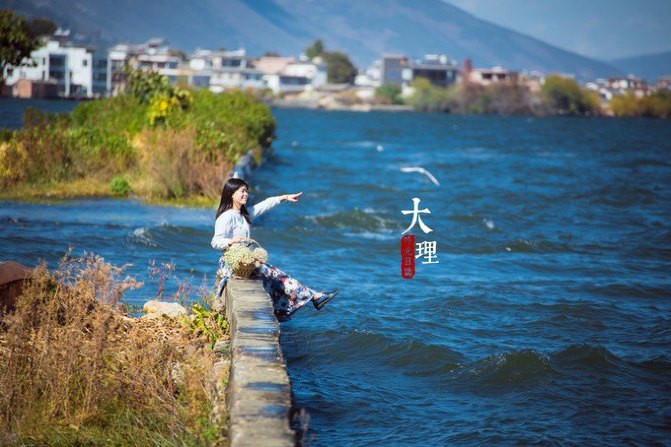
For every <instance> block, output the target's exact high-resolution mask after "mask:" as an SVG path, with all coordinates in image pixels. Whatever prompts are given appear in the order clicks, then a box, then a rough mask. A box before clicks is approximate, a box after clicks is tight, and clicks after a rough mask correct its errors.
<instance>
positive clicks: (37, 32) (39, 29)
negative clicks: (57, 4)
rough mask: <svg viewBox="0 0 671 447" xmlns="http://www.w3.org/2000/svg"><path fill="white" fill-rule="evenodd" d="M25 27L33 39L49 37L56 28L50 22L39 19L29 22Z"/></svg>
mask: <svg viewBox="0 0 671 447" xmlns="http://www.w3.org/2000/svg"><path fill="white" fill-rule="evenodd" d="M27 25H28V29H29V30H30V34H31V35H33V36H34V37H40V36H50V35H52V34H53V33H54V32H56V29H57V28H58V27H57V26H56V24H55V23H54V22H52V21H51V20H49V19H40V18H38V19H33V20H31V21H29V22H28V24H27Z"/></svg>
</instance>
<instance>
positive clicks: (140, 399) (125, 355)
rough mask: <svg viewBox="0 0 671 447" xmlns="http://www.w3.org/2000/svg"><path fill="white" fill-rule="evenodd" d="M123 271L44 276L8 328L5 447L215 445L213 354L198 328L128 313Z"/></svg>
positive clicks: (2, 362) (72, 265)
mask: <svg viewBox="0 0 671 447" xmlns="http://www.w3.org/2000/svg"><path fill="white" fill-rule="evenodd" d="M121 275H122V269H119V268H116V267H113V266H111V265H109V264H106V263H105V262H103V260H102V259H101V258H99V257H97V256H94V255H87V256H85V257H84V258H80V259H69V258H66V259H64V261H63V262H62V264H61V266H60V268H59V269H58V270H57V271H56V272H55V273H53V274H50V273H48V272H47V270H46V268H45V267H44V266H41V267H38V268H37V269H36V271H35V274H34V276H33V279H32V281H31V283H30V284H29V285H28V286H27V288H26V289H25V290H24V293H23V294H22V296H21V297H19V299H18V300H17V303H16V310H15V312H14V313H12V314H9V315H5V316H4V317H2V319H1V320H0V343H1V344H0V371H2V374H3V378H2V386H1V387H0V444H2V445H4V444H16V445H26V444H27V445H109V444H113V445H212V444H215V443H216V442H217V441H218V439H219V433H218V431H217V429H216V427H215V426H214V424H213V422H212V421H211V420H210V410H211V406H212V402H211V396H212V395H213V393H212V386H213V384H212V383H211V378H212V364H213V358H212V355H213V354H212V352H211V350H210V349H208V340H207V339H205V338H194V336H193V335H191V333H190V331H189V329H188V325H185V324H182V323H177V322H174V321H171V320H151V321H145V320H138V319H133V318H130V317H128V316H126V315H124V314H123V313H122V312H121V311H120V310H119V304H120V299H121V297H122V296H123V293H124V291H125V290H127V289H129V288H132V287H136V286H137V285H138V283H137V282H135V281H134V280H133V279H130V278H125V279H121Z"/></svg>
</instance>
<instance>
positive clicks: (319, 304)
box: [312, 289, 340, 310]
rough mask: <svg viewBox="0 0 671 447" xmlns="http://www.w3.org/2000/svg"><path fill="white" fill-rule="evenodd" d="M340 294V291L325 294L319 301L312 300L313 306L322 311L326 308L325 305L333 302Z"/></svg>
mask: <svg viewBox="0 0 671 447" xmlns="http://www.w3.org/2000/svg"><path fill="white" fill-rule="evenodd" d="M338 292H340V289H335V290H334V291H333V292H324V294H323V295H322V297H321V298H319V299H318V300H312V304H314V305H315V309H317V310H320V309H321V308H322V307H324V304H326V303H328V302H329V301H331V300H332V299H333V298H334V297H335V296H336V295H337V294H338Z"/></svg>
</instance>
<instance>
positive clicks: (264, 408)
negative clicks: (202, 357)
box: [215, 279, 295, 447]
mask: <svg viewBox="0 0 671 447" xmlns="http://www.w3.org/2000/svg"><path fill="white" fill-rule="evenodd" d="M224 306H225V312H226V317H227V319H228V322H229V327H230V373H229V375H228V385H227V388H226V396H225V400H226V404H227V405H226V406H227V407H228V417H229V427H228V430H229V432H228V439H229V442H230V445H231V446H234V447H238V446H278V447H279V446H287V447H288V446H292V445H294V443H295V434H294V432H293V430H291V428H290V427H289V412H290V409H291V385H290V383H289V376H288V374H287V368H286V364H285V361H284V357H283V356H282V351H281V349H280V344H279V336H280V327H279V323H278V322H277V319H276V318H275V316H274V315H273V307H272V304H271V302H270V300H269V299H268V294H267V293H266V292H265V290H263V287H262V285H261V283H260V282H259V281H253V280H238V279H233V280H231V281H230V282H229V283H228V285H227V286H226V290H225V292H224V298H223V303H222V302H218V303H215V309H216V308H219V309H220V310H223V309H222V307H224ZM217 349H218V350H225V349H226V347H225V346H218V347H215V350H217ZM222 354H223V353H222ZM222 357H225V356H222ZM222 366H223V365H222ZM215 369H216V368H215Z"/></svg>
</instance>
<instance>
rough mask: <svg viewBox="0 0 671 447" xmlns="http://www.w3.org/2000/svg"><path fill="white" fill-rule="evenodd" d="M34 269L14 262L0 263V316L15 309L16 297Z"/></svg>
mask: <svg viewBox="0 0 671 447" xmlns="http://www.w3.org/2000/svg"><path fill="white" fill-rule="evenodd" d="M32 271H33V269H31V268H30V267H26V266H25V265H23V264H19V263H18V262H14V261H6V262H0V315H2V314H3V313H5V312H7V311H12V310H13V309H14V304H15V303H16V297H18V296H19V295H21V292H22V291H23V285H24V284H25V282H26V281H28V280H29V279H30V275H31V273H32Z"/></svg>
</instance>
